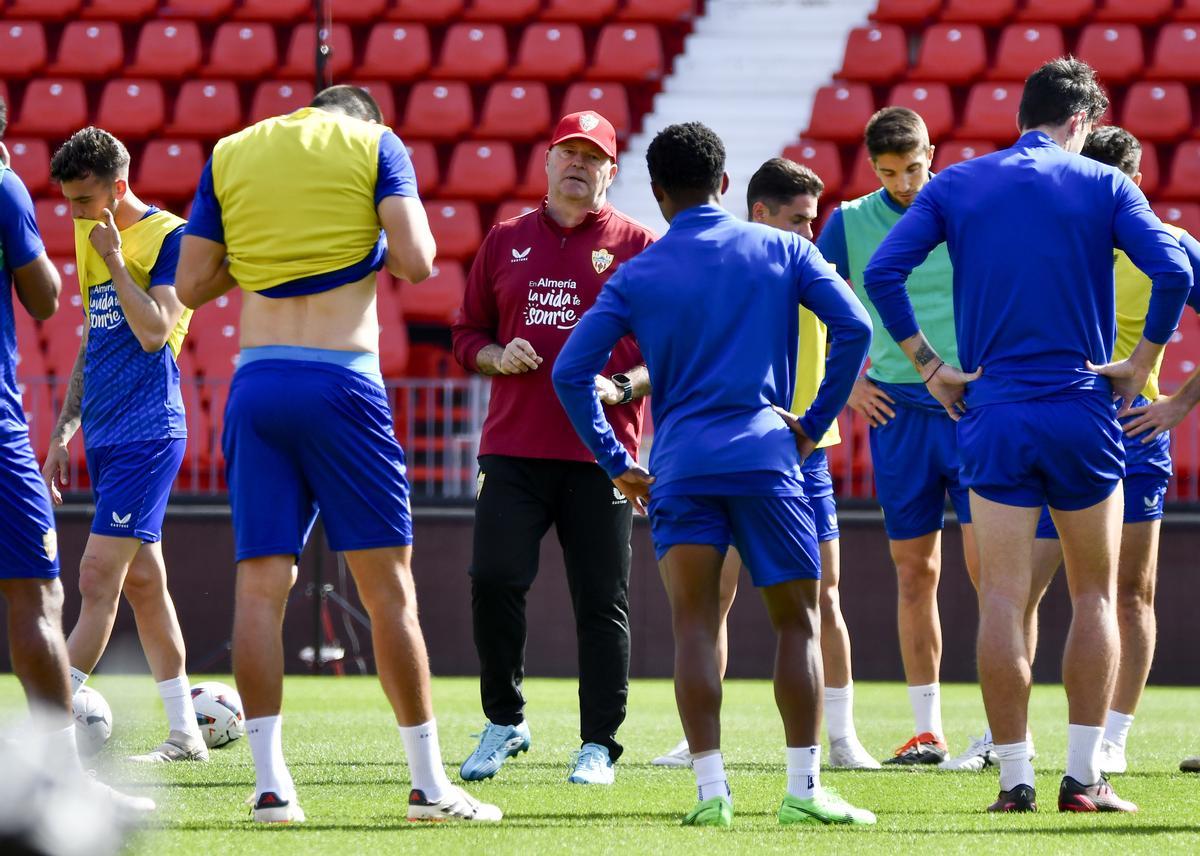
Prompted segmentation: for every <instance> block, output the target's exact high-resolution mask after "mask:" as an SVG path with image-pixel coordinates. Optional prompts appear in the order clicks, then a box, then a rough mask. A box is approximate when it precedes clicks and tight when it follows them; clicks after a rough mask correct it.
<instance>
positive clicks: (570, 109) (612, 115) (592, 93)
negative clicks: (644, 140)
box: [561, 83, 633, 139]
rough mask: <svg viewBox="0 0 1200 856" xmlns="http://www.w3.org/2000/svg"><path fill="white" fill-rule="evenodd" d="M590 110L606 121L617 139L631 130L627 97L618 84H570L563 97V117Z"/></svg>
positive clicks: (631, 124)
mask: <svg viewBox="0 0 1200 856" xmlns="http://www.w3.org/2000/svg"><path fill="white" fill-rule="evenodd" d="M583 110H591V111H592V112H594V113H599V114H600V115H601V116H603V117H604V118H605V119H607V120H608V121H609V122H610V123H611V124H612V126H613V130H615V131H616V132H617V136H618V137H619V138H622V139H623V138H624V137H626V136H627V135H628V134H629V133H630V132H631V131H632V130H633V116H632V114H631V113H630V110H629V95H628V94H627V93H626V92H625V87H624V86H622V85H621V84H619V83H572V84H571V85H570V86H569V87H568V88H567V94H566V95H564V96H563V102H562V109H561V112H562V114H563V115H564V116H566V115H568V114H570V113H579V112H581V111H583Z"/></svg>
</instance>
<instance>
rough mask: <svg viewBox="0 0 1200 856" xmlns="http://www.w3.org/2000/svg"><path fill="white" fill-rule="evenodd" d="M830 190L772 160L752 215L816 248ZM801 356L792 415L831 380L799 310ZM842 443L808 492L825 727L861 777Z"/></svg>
mask: <svg viewBox="0 0 1200 856" xmlns="http://www.w3.org/2000/svg"><path fill="white" fill-rule="evenodd" d="M824 190H825V185H824V183H823V182H822V181H821V179H820V178H819V177H818V176H817V174H816V173H814V172H813V171H812V170H811V169H809V168H808V167H806V166H801V165H800V164H798V163H795V162H794V161H790V160H787V159H786V158H771V159H770V160H769V161H767V162H766V163H764V164H763V165H762V166H760V167H759V168H758V170H757V171H756V172H755V173H754V175H753V176H751V177H750V184H749V185H748V187H747V189H746V210H747V211H749V212H750V219H751V220H752V221H754V222H755V223H765V224H766V225H768V226H773V227H774V228H776V229H782V230H783V231H785V232H794V233H795V234H797V235H800V236H801V237H803V238H805V239H806V240H809V241H811V240H812V239H813V231H812V224H813V221H814V220H816V218H817V200H818V199H819V198H820V196H821V193H822V192H823V191H824ZM799 339H800V352H799V354H798V355H797V358H796V387H795V392H794V394H793V396H792V410H793V412H800V413H802V412H804V411H805V410H807V409H808V407H809V405H810V404H812V402H813V400H814V399H815V398H816V396H817V390H818V389H819V388H820V385H821V380H822V379H823V378H824V377H825V348H826V340H827V334H826V330H825V325H824V324H822V323H821V322H820V321H819V320H817V317H816V316H815V315H813V314H812V312H810V311H809V310H807V309H805V308H803V307H801V308H800V336H799ZM840 442H841V436H840V435H839V434H838V424H837V421H836V420H835V421H834V422H832V423H831V424H830V426H829V430H828V431H826V432H825V436H823V437H822V438H821V441H820V442H819V443H817V448H816V450H815V451H814V452H813V453H812V454H811V455H809V456H808V458H806V459H805V461H804V465H803V467H802V471H803V473H804V489H805V494H806V495H807V496H808V500H809V502H810V503H811V504H812V507H813V519H814V521H815V523H816V527H817V541H818V543H819V545H820V551H821V661H822V666H823V667H824V676H825V710H824V718H825V727H826V729H827V730H828V732H829V766H830V767H843V768H847V769H855V770H870V769H875V768H878V767H879V762H878V761H876V760H875V759H874V758H872V757H871V755H870V754H869V753H868V752H867V750H866V749H865V748H863V745H862V743H860V742H859V740H858V734H857V733H856V731H855V729H854V684H853V681H852V677H851V669H850V634H849V632H848V631H847V629H846V620H845V618H843V617H842V607H841V596H840V592H839V590H838V578H839V576H840V572H841V566H840V560H839V553H838V537H839V531H838V522H837V502H836V500H835V499H834V496H833V479H832V477H831V476H830V474H829V459H828V458H827V457H826V455H825V449H826V448H827V447H829V446H833V445H836V444H837V443H840ZM741 568H742V560H741V556H740V555H739V554H738V552H737V549H736V548H735V547H730V548H729V551H728V552H727V553H726V554H725V562H724V564H722V566H721V603H720V619H721V629H720V633H719V635H718V637H717V644H718V646H719V648H718V652H717V660H718V666H719V670H720V673H721V677H722V679H724V677H725V667H726V664H727V663H728V659H729V633H728V627H727V624H726V618H727V616H728V615H729V609H730V607H732V606H733V599H734V597H735V595H736V594H737V584H738V575H739V573H740V572H741ZM690 761H691V750H690V749H689V748H688V744H687V740H683V741H681V742H680V743H679V745H678V746H676V747H675V748H674V749H672V750H671V751H670V752H668V753H667V754H665V755H663V756H660V757H659V758H655V759H654V761H653V762H652V763H654V764H657V765H659V766H665V767H686V766H687V765H688V764H689V763H690Z"/></svg>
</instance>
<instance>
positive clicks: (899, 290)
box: [863, 131, 1192, 405]
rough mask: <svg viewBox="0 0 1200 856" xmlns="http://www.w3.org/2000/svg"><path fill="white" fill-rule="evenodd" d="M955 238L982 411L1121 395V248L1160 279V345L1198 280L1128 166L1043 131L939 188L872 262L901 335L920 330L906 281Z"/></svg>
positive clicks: (959, 317)
mask: <svg viewBox="0 0 1200 856" xmlns="http://www.w3.org/2000/svg"><path fill="white" fill-rule="evenodd" d="M942 241H945V242H946V246H947V248H948V249H949V251H950V258H951V260H952V261H953V263H954V321H955V327H956V331H957V335H958V354H959V359H960V360H961V361H962V364H963V365H962V367H963V368H964V369H965V370H966V371H974V370H975V369H976V368H978V367H980V366H982V367H983V376H982V377H981V378H980V379H979V380H977V381H975V382H974V383H972V384H970V385H969V386H968V388H967V395H966V400H967V403H968V404H970V405H981V404H988V403H992V402H997V401H1019V400H1024V399H1031V398H1040V397H1043V396H1048V395H1055V394H1058V393H1062V392H1064V391H1087V390H1093V389H1096V390H1107V389H1108V386H1109V384H1108V381H1107V380H1106V379H1103V378H1100V376H1098V375H1097V374H1095V373H1094V372H1090V371H1088V370H1087V368H1086V367H1085V362H1086V361H1087V360H1091V361H1092V362H1093V363H1097V364H1100V363H1105V362H1108V361H1109V359H1110V358H1111V356H1112V350H1113V340H1114V337H1115V334H1116V321H1115V309H1114V302H1113V248H1114V247H1119V248H1121V249H1123V250H1125V251H1126V252H1127V253H1128V254H1129V257H1130V259H1132V260H1133V262H1134V264H1135V265H1137V267H1138V268H1140V269H1141V270H1142V271H1143V272H1145V273H1146V275H1147V276H1149V277H1150V279H1151V281H1152V283H1153V289H1152V291H1151V297H1150V307H1149V310H1148V312H1147V315H1146V326H1145V333H1144V335H1145V336H1146V338H1147V339H1149V340H1150V341H1152V342H1156V343H1159V344H1161V343H1164V342H1166V341H1167V340H1168V339H1169V338H1170V336H1171V333H1172V332H1173V331H1174V330H1175V327H1176V325H1177V324H1178V323H1179V316H1180V314H1181V312H1182V310H1183V304H1184V300H1185V299H1186V298H1187V296H1188V292H1189V290H1190V289H1191V286H1192V272H1191V266H1190V265H1189V263H1188V259H1187V256H1186V255H1185V254H1184V251H1183V249H1182V248H1181V247H1180V245H1179V242H1178V241H1177V240H1175V238H1174V237H1173V236H1172V235H1171V234H1170V233H1169V232H1168V231H1167V230H1166V229H1164V228H1163V226H1162V223H1161V221H1159V219H1158V217H1156V216H1155V215H1154V213H1153V212H1152V211H1151V210H1150V206H1149V204H1148V203H1147V202H1146V197H1145V196H1144V195H1142V192H1141V191H1140V190H1138V188H1137V186H1136V185H1134V183H1133V182H1132V181H1130V180H1129V178H1128V177H1127V176H1125V175H1124V174H1123V173H1121V171H1120V170H1118V169H1116V168H1114V167H1110V166H1105V165H1104V164H1101V163H1099V162H1097V161H1094V160H1091V159H1090V158H1085V157H1083V156H1081V155H1075V154H1071V153H1069V152H1067V151H1064V150H1063V149H1062V148H1060V147H1059V146H1058V145H1057V144H1056V143H1055V142H1054V141H1053V140H1052V139H1051V138H1050V137H1049V136H1047V135H1046V134H1044V133H1042V132H1040V131H1030V132H1028V133H1026V134H1024V135H1023V136H1022V137H1021V138H1020V139H1019V140H1018V141H1017V142H1016V144H1014V145H1013V146H1012V147H1011V148H1009V149H1005V150H1003V151H999V152H995V153H993V154H990V155H984V156H983V157H978V158H974V159H972V160H969V161H964V162H962V163H959V164H955V165H954V166H952V167H950V168H948V169H946V170H945V171H943V172H941V173H940V174H938V175H937V177H935V178H934V179H933V180H931V181H930V182H929V184H927V185H926V186H925V187H924V188H923V189H922V190H921V192H920V193H919V194H918V195H917V198H916V201H915V202H913V204H912V206H911V207H910V208H909V209H908V212H907V213H906V214H905V215H904V216H903V217H902V218H901V219H900V222H899V223H897V224H896V225H895V227H893V228H892V230H891V232H889V233H888V236H887V238H886V239H885V240H884V242H883V243H882V244H880V246H879V249H878V250H876V251H875V255H874V256H872V258H871V262H870V264H869V265H867V269H866V273H865V275H864V277H863V279H864V282H863V285H864V287H865V288H866V291H867V294H868V295H869V296H870V298H871V301H872V302H873V303H874V304H875V308H876V309H878V310H879V314H880V317H881V318H882V319H883V322H884V326H886V327H887V331H888V333H890V334H891V336H892V338H894V339H895V340H896V341H902V340H904V339H907V338H908V337H910V336H912V335H913V334H915V333H916V332H917V323H916V319H915V318H914V316H913V310H912V304H911V303H910V302H909V299H908V295H907V293H906V292H905V288H904V282H905V279H906V278H907V276H908V274H909V273H910V272H911V271H912V269H913V268H914V267H916V266H917V265H918V264H920V263H921V262H922V261H923V260H924V259H925V257H926V255H928V253H929V251H930V250H932V249H933V248H934V247H935V246H937V245H938V244H939V243H941V242H942Z"/></svg>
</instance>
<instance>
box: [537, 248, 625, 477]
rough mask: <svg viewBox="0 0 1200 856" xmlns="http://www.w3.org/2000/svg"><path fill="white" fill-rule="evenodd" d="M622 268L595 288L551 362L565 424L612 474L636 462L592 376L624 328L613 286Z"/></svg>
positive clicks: (622, 303) (620, 303)
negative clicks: (588, 304)
mask: <svg viewBox="0 0 1200 856" xmlns="http://www.w3.org/2000/svg"><path fill="white" fill-rule="evenodd" d="M624 270H625V269H624V268H623V267H622V268H620V269H618V270H617V272H616V273H615V274H613V276H612V278H611V279H610V280H609V281H608V282H606V283H605V284H604V287H603V288H602V289H601V290H600V296H599V297H597V298H596V302H595V303H594V304H593V305H592V308H591V309H589V310H588V311H587V312H585V313H584V315H583V318H581V319H579V323H578V324H577V325H575V329H574V330H572V331H571V335H570V336H569V337H568V338H567V342H566V344H565V345H563V349H562V351H561V352H560V353H559V355H558V359H557V360H555V362H554V371H553V375H552V377H553V380H554V391H555V392H557V393H558V400H559V401H561V402H562V406H563V409H564V410H565V411H566V412H567V416H568V418H570V420H571V424H572V425H574V426H575V431H576V432H577V433H578V434H579V438H580V439H581V440H583V443H584V445H585V446H587V447H588V448H589V449H591V451H592V454H593V455H595V456H596V463H598V464H599V465H600V466H601V468H602V469H603V470H604V471H605V472H606V473H608V477H609V478H616V477H617V476H619V475H621V474H622V473H623V472H625V471H626V470H628V469H629V468H630V467H633V466H634V465H635V464H636V463H637V462H636V461H634V459H633V457H632V456H631V455H630V454H629V452H627V451H626V450H625V447H624V446H622V445H621V443H620V442H619V441H618V440H617V435H616V434H615V433H613V429H612V426H611V425H609V424H608V419H606V418H605V416H604V408H603V407H602V406H601V404H600V398H599V397H598V396H597V395H596V383H595V378H596V375H597V374H599V373H600V372H601V371H603V370H604V366H605V365H607V363H608V360H609V357H610V356H611V355H612V349H613V346H614V345H616V344H617V342H619V341H620V340H621V338H622V337H624V336H625V335H626V334H627V333H629V332H630V326H629V311H628V307H627V305H626V303H625V299H624V297H623V296H622V295H621V293H620V292H619V291H618V289H617V287H616V286H619V285H620V284H621V282H622V281H623V280H624V277H622V275H621V274H622V273H623V271H624Z"/></svg>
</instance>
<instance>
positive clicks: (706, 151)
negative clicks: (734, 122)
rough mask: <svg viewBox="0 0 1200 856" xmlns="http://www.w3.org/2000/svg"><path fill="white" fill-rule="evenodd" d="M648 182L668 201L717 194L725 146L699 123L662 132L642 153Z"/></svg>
mask: <svg viewBox="0 0 1200 856" xmlns="http://www.w3.org/2000/svg"><path fill="white" fill-rule="evenodd" d="M646 166H647V167H648V168H649V170H650V180H651V181H652V182H654V183H655V184H657V185H658V186H659V187H661V188H662V189H663V190H664V191H666V192H667V193H668V194H669V195H670V196H672V197H678V196H681V195H682V196H687V195H692V194H695V195H702V194H714V193H720V191H721V177H722V176H724V174H725V144H724V143H722V142H721V138H720V137H718V136H717V135H716V134H715V133H713V131H712V129H711V128H709V127H707V126H706V125H702V124H700V123H699V122H684V123H683V124H681V125H670V126H668V127H666V128H663V129H662V130H661V131H659V132H658V134H657V135H656V136H655V137H654V139H653V140H652V141H651V142H650V147H649V148H648V149H646Z"/></svg>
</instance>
